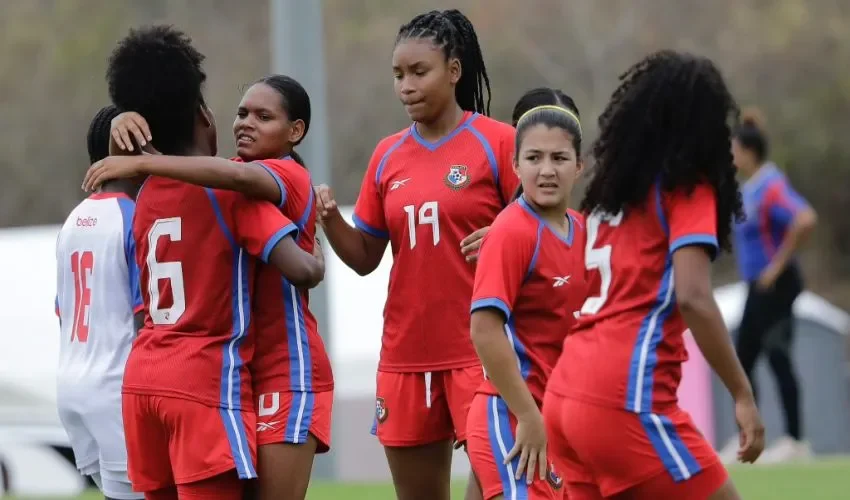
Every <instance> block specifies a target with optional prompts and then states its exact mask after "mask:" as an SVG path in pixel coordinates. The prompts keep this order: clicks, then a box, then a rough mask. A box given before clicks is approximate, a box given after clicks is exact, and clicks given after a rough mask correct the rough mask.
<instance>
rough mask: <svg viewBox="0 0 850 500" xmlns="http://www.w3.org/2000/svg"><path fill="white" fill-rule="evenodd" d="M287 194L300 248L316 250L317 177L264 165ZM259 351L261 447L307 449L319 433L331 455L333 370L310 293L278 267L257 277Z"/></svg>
mask: <svg viewBox="0 0 850 500" xmlns="http://www.w3.org/2000/svg"><path fill="white" fill-rule="evenodd" d="M256 163H257V164H258V165H260V166H261V167H263V168H265V169H266V171H267V172H268V173H269V174H270V175H271V176H272V177H273V178H274V180H275V182H277V184H278V187H279V188H280V193H281V199H280V203H279V204H278V208H279V209H280V210H281V212H282V213H283V214H284V215H285V216H286V217H287V218H289V219H291V220H292V221H294V222H295V225H296V227H297V228H298V239H297V240H296V242H297V243H298V246H300V247H301V249H302V250H304V251H305V252H310V253H312V252H313V246H314V244H315V238H316V203H315V199H314V193H313V182H312V180H311V178H310V172H309V171H307V169H306V168H304V167H303V166H301V165H299V164H298V163H296V162H295V161H294V160H292V159H291V158H289V157H286V158H283V159H279V160H263V161H261V162H256ZM256 290H257V294H256V299H255V301H254V329H255V332H256V340H257V342H256V351H255V353H254V359H253V361H252V362H251V366H250V368H251V373H252V375H253V379H254V393H255V395H257V400H258V406H257V444H258V445H259V446H262V445H265V444H274V443H290V444H300V443H304V442H306V440H307V435H308V433H309V434H312V435H313V436H314V437H315V438H316V440H317V441H318V442H319V448H318V450H319V452H325V451H327V450H329V449H330V444H331V411H332V408H333V387H334V381H333V372H332V370H331V363H330V359H329V358H328V354H327V351H326V350H325V345H324V342H323V341H322V337H321V335H319V328H318V325H317V323H316V318H315V317H314V316H313V313H311V312H310V308H309V302H310V292H309V290H304V289H299V288H296V287H295V286H294V285H293V284H292V283H290V282H289V281H288V280H287V279H286V278H284V277H282V276H281V274H280V272H279V271H278V270H277V269H275V268H274V267H272V266H270V265H263V264H261V265H260V267H259V270H258V273H257V284H256Z"/></svg>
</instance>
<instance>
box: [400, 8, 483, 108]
mask: <svg viewBox="0 0 850 500" xmlns="http://www.w3.org/2000/svg"><path fill="white" fill-rule="evenodd" d="M408 39H431V40H433V41H434V43H435V44H436V45H437V46H438V47H440V48H442V49H443V53H444V54H445V55H446V58H447V59H448V58H450V57H455V58H457V59H458V60H459V61H460V67H461V75H460V80H459V81H458V82H457V86H456V87H455V99H456V100H457V103H458V105H459V106H460V107H461V109H463V110H465V111H475V112H478V113H481V114H482V115H486V116H490V77H489V76H487V67H486V66H485V65H484V55H483V54H482V53H481V46H480V45H479V43H478V35H477V34H476V33H475V28H474V27H473V26H472V23H471V22H470V21H469V19H467V17H466V16H465V15H463V13H462V12H461V11H459V10H457V9H450V10H444V11H439V10H432V11H430V12H426V13H425V14H419V15H418V16H416V17H414V18H413V19H412V20H411V21H410V22H409V23H407V24H404V25H402V26H401V28H399V30H398V36H397V37H396V44H398V42H400V41H402V40H408ZM484 89H487V101H486V102H485V101H484Z"/></svg>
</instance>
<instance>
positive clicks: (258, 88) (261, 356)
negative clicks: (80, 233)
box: [83, 75, 334, 499]
mask: <svg viewBox="0 0 850 500" xmlns="http://www.w3.org/2000/svg"><path fill="white" fill-rule="evenodd" d="M309 128H310V97H309V95H308V94H307V91H306V90H305V89H304V87H302V86H301V84H299V83H298V82H297V81H296V80H294V79H293V78H291V77H288V76H285V75H270V76H267V77H264V78H261V79H260V80H258V81H256V82H255V83H254V84H253V85H251V86H250V87H249V88H248V90H247V91H246V92H245V94H244V95H243V97H242V100H241V102H240V103H239V106H238V107H237V109H236V117H235V120H234V122H233V135H234V138H235V140H236V146H237V149H236V152H237V154H238V155H239V156H238V157H236V158H233V159H231V160H228V159H225V158H217V157H214V156H167V155H157V154H151V155H140V156H116V157H110V158H108V159H106V160H105V161H102V162H99V163H97V164H95V165H94V166H92V167H91V168H90V169H89V172H88V173H87V174H86V179H85V181H84V183H83V184H84V187H85V188H86V189H94V188H95V187H96V186H98V185H99V184H100V183H101V182H103V181H104V180H106V179H113V178H122V177H134V176H137V175H156V176H158V177H167V178H170V179H176V180H180V181H183V182H188V183H190V184H196V185H199V186H205V187H209V188H218V189H229V190H233V191H239V192H241V193H243V194H245V195H247V196H249V197H252V198H255V199H258V200H266V201H270V202H272V203H274V204H275V205H277V206H278V207H279V208H280V210H281V212H282V213H283V214H284V215H285V216H286V217H288V218H289V219H291V220H292V221H294V222H295V224H296V226H297V227H298V231H299V232H298V237H297V240H296V241H297V242H298V245H299V246H300V247H301V248H302V249H303V250H304V251H306V252H315V255H316V256H317V257H320V256H321V250H320V247H319V246H318V242H317V241H316V239H315V234H316V204H315V198H314V192H313V183H312V181H311V179H310V172H309V171H308V170H307V168H306V166H305V165H304V161H303V160H302V159H301V157H300V156H299V155H298V153H297V152H296V151H295V146H297V145H298V144H299V143H300V142H301V141H302V140H304V138H305V137H306V134H307V131H308V130H309ZM112 130H113V136H114V138H115V141H116V145H117V146H118V147H119V148H120V149H122V150H132V149H133V141H134V140H135V141H136V142H138V144H141V145H143V146H145V145H146V143H147V141H148V140H150V139H151V138H152V135H151V133H150V128H149V127H148V123H147V121H145V119H144V117H142V116H141V115H139V114H137V113H132V112H128V113H123V114H121V115H120V116H119V117H118V118H116V119H115V120H114V121H113V126H112ZM281 285H282V286H281ZM255 288H256V290H257V291H258V292H259V293H258V294H257V296H256V297H255V300H254V307H253V311H252V314H253V320H252V323H253V327H254V330H255V332H256V343H255V350H254V358H253V360H252V361H251V363H250V366H249V368H250V371H251V378H252V380H253V384H254V393H255V395H257V396H256V399H257V405H258V406H257V446H258V451H257V452H258V464H257V467H258V470H257V472H258V476H259V479H258V486H259V494H260V498H261V499H266V498H268V499H277V498H286V499H299V498H304V496H305V495H306V493H307V487H308V486H309V482H310V473H311V471H312V466H313V459H314V456H315V454H316V453H317V452H318V453H325V452H327V451H329V450H330V443H331V410H332V407H333V383H334V382H333V372H332V370H331V364H330V360H329V358H328V354H327V352H326V350H325V346H324V343H323V342H322V338H321V336H320V335H319V330H318V325H317V323H316V318H315V317H314V316H313V314H312V313H311V312H310V309H309V290H308V289H303V288H296V287H295V286H294V285H293V284H292V283H291V282H290V281H289V280H287V279H286V278H284V277H282V276H281V274H280V272H279V271H278V270H277V269H276V268H274V267H273V266H269V265H261V266H260V268H259V271H258V274H257V281H256V287H255Z"/></svg>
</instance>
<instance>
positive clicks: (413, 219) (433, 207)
mask: <svg viewBox="0 0 850 500" xmlns="http://www.w3.org/2000/svg"><path fill="white" fill-rule="evenodd" d="M404 212H405V213H406V214H407V234H408V235H410V248H415V247H416V224H417V222H418V223H419V224H430V225H431V232H432V234H433V238H434V246H437V243H439V242H440V209H439V206H438V205H437V202H436V201H426V202H425V203H423V204H422V206H421V207H419V211H418V213H417V210H416V206H415V205H405V206H404ZM417 215H418V217H417ZM417 218H418V219H419V220H418V221H417Z"/></svg>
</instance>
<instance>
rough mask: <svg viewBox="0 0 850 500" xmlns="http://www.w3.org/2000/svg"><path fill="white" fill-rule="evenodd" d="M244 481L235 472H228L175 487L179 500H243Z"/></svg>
mask: <svg viewBox="0 0 850 500" xmlns="http://www.w3.org/2000/svg"><path fill="white" fill-rule="evenodd" d="M246 483H247V481H244V480H243V479H242V478H240V477H239V475H238V474H237V473H236V471H235V470H230V471H227V472H224V473H221V474H216V475H215V476H212V477H207V478H205V479H201V480H199V481H193V482H190V483H184V484H178V485H177V496H178V498H179V499H180V500H243V496H244V493H245V485H246Z"/></svg>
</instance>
